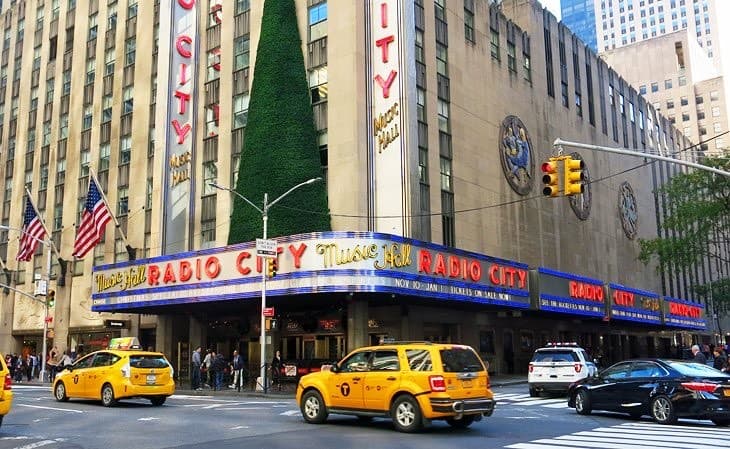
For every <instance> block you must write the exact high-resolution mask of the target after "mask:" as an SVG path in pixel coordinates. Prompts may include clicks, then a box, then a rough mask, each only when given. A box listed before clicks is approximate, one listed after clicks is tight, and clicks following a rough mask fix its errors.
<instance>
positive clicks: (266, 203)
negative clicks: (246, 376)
mask: <svg viewBox="0 0 730 449" xmlns="http://www.w3.org/2000/svg"><path fill="white" fill-rule="evenodd" d="M321 180H322V178H321V177H317V178H312V179H309V180H307V181H304V182H302V183H299V184H297V185H295V186H294V187H292V188H291V189H289V190H287V191H286V192H284V193H282V194H281V195H279V197H278V198H277V199H275V200H274V201H272V202H271V203H269V194H268V193H264V204H263V208H260V207H258V206H257V205H255V204H254V203H253V202H251V201H250V200H249V199H248V198H246V197H245V196H243V195H241V194H240V193H238V192H236V191H235V190H233V189H230V188H228V187H223V186H220V185H218V184H216V183H213V182H210V183H208V185H210V186H211V187H215V188H216V189H218V190H226V191H228V192H231V193H232V194H234V195H236V196H237V197H239V198H241V199H242V200H243V201H245V202H247V203H248V204H250V205H251V206H252V207H253V208H254V209H256V210H257V211H259V213H260V214H261V218H263V221H264V236H263V238H264V240H266V233H267V230H268V222H269V209H271V207H272V206H273V205H274V204H276V203H278V202H279V201H281V200H282V199H283V198H284V197H285V196H287V195H289V194H290V193H292V192H293V191H295V190H296V189H298V188H299V187H302V186H306V185H309V184H313V183H315V182H317V181H321ZM265 308H266V270H261V335H260V336H259V340H260V345H261V349H260V351H261V358H260V364H259V366H260V367H261V368H260V372H259V375H260V376H261V382H263V384H264V385H263V388H264V393H266V389H267V385H266V317H264V309H265Z"/></svg>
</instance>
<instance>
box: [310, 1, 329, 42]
mask: <svg viewBox="0 0 730 449" xmlns="http://www.w3.org/2000/svg"><path fill="white" fill-rule="evenodd" d="M325 36H327V2H322V3H319V4H317V5H315V6H312V7H310V8H309V41H310V42H312V41H316V40H317V39H321V38H323V37H325Z"/></svg>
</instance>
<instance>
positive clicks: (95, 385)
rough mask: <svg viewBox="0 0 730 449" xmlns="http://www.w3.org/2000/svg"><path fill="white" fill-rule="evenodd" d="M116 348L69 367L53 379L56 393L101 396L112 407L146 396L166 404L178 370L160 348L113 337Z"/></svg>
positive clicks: (60, 395) (61, 396) (59, 396)
mask: <svg viewBox="0 0 730 449" xmlns="http://www.w3.org/2000/svg"><path fill="white" fill-rule="evenodd" d="M109 347H110V348H112V349H106V350H101V351H96V352H92V353H91V354H88V355H86V356H84V357H82V358H80V359H78V360H77V361H76V362H74V363H73V364H72V365H69V366H68V367H66V368H65V369H64V370H63V371H61V372H60V373H58V374H57V375H56V379H55V380H54V381H53V396H54V397H55V398H56V400H57V401H59V402H64V401H68V399H69V398H85V399H99V400H101V403H102V404H103V405H104V406H106V407H110V406H112V405H114V404H115V403H116V402H117V401H118V400H119V399H124V398H146V399H149V400H150V401H151V402H152V405H162V404H164V403H165V400H166V399H167V397H168V396H171V395H172V394H173V393H174V392H175V380H174V377H173V375H174V371H173V368H172V365H170V362H168V361H167V359H166V358H165V356H164V355H163V354H162V353H160V352H149V351H142V350H139V349H135V348H138V347H139V345H138V344H123V343H119V341H118V340H117V339H112V340H111V343H110V345H109Z"/></svg>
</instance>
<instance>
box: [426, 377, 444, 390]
mask: <svg viewBox="0 0 730 449" xmlns="http://www.w3.org/2000/svg"><path fill="white" fill-rule="evenodd" d="M428 384H429V385H430V386H431V391H446V381H445V380H444V376H428Z"/></svg>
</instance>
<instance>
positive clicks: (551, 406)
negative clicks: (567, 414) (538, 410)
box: [544, 401, 570, 408]
mask: <svg viewBox="0 0 730 449" xmlns="http://www.w3.org/2000/svg"><path fill="white" fill-rule="evenodd" d="M544 407H547V408H570V407H568V401H560V402H559V403H558V404H548V405H545V406H544Z"/></svg>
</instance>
